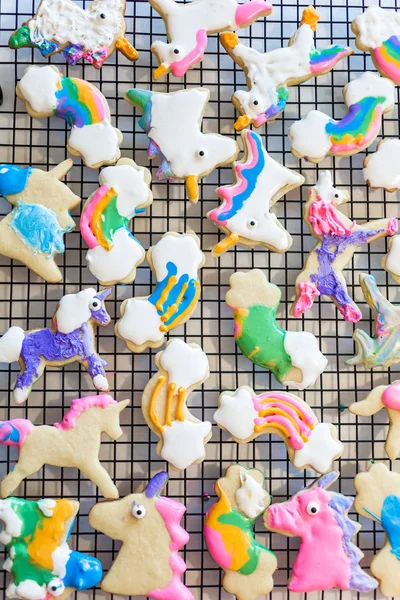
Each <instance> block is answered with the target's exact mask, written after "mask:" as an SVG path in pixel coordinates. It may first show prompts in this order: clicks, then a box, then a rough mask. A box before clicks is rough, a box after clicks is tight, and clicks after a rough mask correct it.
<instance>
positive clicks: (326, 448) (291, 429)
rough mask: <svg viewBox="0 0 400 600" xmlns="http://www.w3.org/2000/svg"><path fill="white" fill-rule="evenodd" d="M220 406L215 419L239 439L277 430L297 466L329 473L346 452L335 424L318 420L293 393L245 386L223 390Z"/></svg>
mask: <svg viewBox="0 0 400 600" xmlns="http://www.w3.org/2000/svg"><path fill="white" fill-rule="evenodd" d="M218 406H219V407H218V410H217V411H216V412H215V413H214V420H215V421H216V423H217V424H218V425H219V426H220V427H222V428H223V429H227V430H228V431H229V433H230V434H231V435H232V437H233V438H234V439H235V440H236V441H237V442H239V443H241V442H248V441H250V440H253V439H255V438H257V437H258V436H259V435H263V434H264V433H277V434H278V435H279V436H280V437H282V438H283V440H284V442H285V444H286V446H287V448H288V450H289V457H290V459H291V461H292V463H293V465H294V466H295V467H296V468H297V469H305V468H306V467H307V466H310V467H311V468H312V469H315V470H316V471H318V472H319V473H326V472H327V471H328V470H329V469H330V468H331V467H332V462H333V461H334V460H335V459H336V458H338V457H339V456H340V455H341V454H342V452H343V444H342V443H341V442H340V441H339V440H338V439H337V431H336V429H335V427H334V426H333V425H329V424H328V423H318V419H317V417H316V416H315V414H314V413H313V411H312V410H311V408H310V407H309V406H308V405H307V404H306V403H305V402H304V401H303V400H301V399H300V398H298V397H297V396H294V395H293V394H288V393H287V392H265V393H264V394H260V395H257V394H256V393H255V392H254V391H253V390H252V389H251V388H249V387H247V386H243V387H240V388H238V389H237V390H236V391H235V392H223V393H222V394H221V395H220V397H219V401H218Z"/></svg>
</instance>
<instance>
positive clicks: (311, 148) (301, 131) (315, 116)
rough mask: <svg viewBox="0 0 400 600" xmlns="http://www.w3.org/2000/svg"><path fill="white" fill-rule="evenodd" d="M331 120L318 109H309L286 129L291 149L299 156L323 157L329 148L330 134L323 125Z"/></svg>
mask: <svg viewBox="0 0 400 600" xmlns="http://www.w3.org/2000/svg"><path fill="white" fill-rule="evenodd" d="M332 120H333V119H331V118H330V117H328V116H327V115H325V114H324V113H323V112H321V111H319V110H310V112H309V113H308V114H307V115H306V116H305V117H304V118H303V119H301V120H300V121H296V122H295V123H293V125H291V126H290V127H289V129H288V136H289V139H290V144H291V149H292V150H294V152H295V153H296V154H299V155H300V156H306V157H308V158H324V157H325V156H326V155H327V154H328V152H329V150H330V149H331V140H330V136H329V135H328V134H327V133H326V131H325V127H326V125H327V123H329V122H330V121H332Z"/></svg>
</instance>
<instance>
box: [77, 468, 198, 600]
mask: <svg viewBox="0 0 400 600" xmlns="http://www.w3.org/2000/svg"><path fill="white" fill-rule="evenodd" d="M167 481H168V474H167V473H164V472H161V473H157V475H154V477H152V478H151V479H150V481H149V482H148V483H147V486H146V489H145V490H144V492H142V493H135V494H130V495H129V496H126V497H125V498H121V499H120V500H116V501H114V502H99V503H98V504H95V506H94V507H93V508H92V509H91V511H90V512H89V523H90V525H91V526H92V527H93V528H94V529H97V530H99V531H101V532H102V533H104V534H105V535H107V536H108V537H110V538H112V539H113V540H119V541H121V542H122V547H121V548H120V550H119V552H118V554H117V557H116V559H115V561H114V562H113V564H112V565H111V568H110V569H109V571H108V573H107V574H106V576H105V577H104V579H103V581H102V583H101V589H102V590H103V591H104V592H108V593H109V594H122V595H123V596H146V597H147V596H148V597H149V598H152V599H153V600H193V596H192V593H191V592H190V590H189V589H188V588H187V587H186V586H185V585H184V584H183V583H182V580H181V576H182V574H183V573H184V572H185V570H186V565H185V562H184V561H183V559H182V558H181V557H180V556H179V554H178V552H179V550H181V548H183V547H184V546H185V545H186V544H187V542H188V541H189V534H188V533H187V531H185V530H184V529H183V528H182V527H181V525H180V520H181V519H182V517H183V515H184V514H185V512H186V507H185V506H184V505H183V504H181V503H180V502H177V501H176V500H171V499H170V498H166V497H164V496H160V495H159V494H160V492H161V490H162V489H163V487H164V486H165V485H166V483H167Z"/></svg>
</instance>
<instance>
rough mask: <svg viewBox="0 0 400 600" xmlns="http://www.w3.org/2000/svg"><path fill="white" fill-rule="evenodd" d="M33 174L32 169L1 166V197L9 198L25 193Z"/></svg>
mask: <svg viewBox="0 0 400 600" xmlns="http://www.w3.org/2000/svg"><path fill="white" fill-rule="evenodd" d="M31 173H32V167H18V166H17V165H0V196H3V197H4V198H7V196H11V195H12V194H20V193H21V192H23V191H24V189H25V188H26V184H27V182H28V179H29V176H30V174H31Z"/></svg>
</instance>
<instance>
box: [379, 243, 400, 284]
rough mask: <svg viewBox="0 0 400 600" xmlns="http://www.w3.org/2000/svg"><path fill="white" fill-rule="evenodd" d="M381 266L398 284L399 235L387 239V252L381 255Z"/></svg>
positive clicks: (399, 261)
mask: <svg viewBox="0 0 400 600" xmlns="http://www.w3.org/2000/svg"><path fill="white" fill-rule="evenodd" d="M382 266H383V268H384V269H385V270H386V271H387V272H388V273H390V274H391V276H392V277H393V279H394V280H395V281H396V282H397V283H399V284H400V235H395V236H393V237H392V239H391V240H389V252H388V253H387V254H386V255H385V256H384V257H383V259H382Z"/></svg>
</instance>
